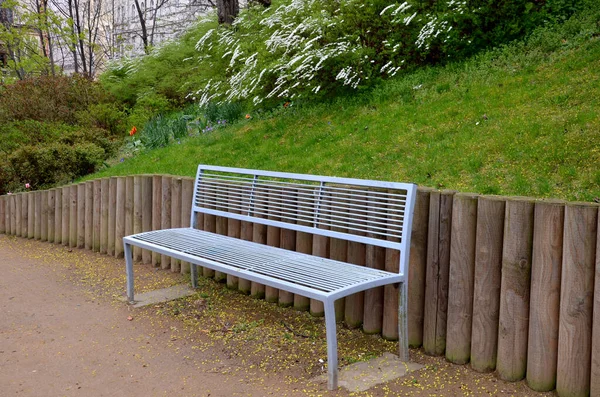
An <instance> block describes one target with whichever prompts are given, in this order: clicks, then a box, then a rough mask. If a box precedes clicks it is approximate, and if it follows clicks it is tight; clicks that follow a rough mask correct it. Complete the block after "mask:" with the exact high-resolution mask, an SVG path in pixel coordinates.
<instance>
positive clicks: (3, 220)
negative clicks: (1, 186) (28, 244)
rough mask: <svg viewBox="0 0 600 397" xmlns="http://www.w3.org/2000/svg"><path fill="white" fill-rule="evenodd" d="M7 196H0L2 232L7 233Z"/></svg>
mask: <svg viewBox="0 0 600 397" xmlns="http://www.w3.org/2000/svg"><path fill="white" fill-rule="evenodd" d="M6 197H7V196H0V233H3V234H6ZM9 228H10V226H9Z"/></svg>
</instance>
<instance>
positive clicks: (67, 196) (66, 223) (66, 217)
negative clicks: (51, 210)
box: [60, 186, 71, 246]
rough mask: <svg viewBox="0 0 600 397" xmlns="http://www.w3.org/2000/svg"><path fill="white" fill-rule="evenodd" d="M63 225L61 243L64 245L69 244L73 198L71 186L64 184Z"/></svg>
mask: <svg viewBox="0 0 600 397" xmlns="http://www.w3.org/2000/svg"><path fill="white" fill-rule="evenodd" d="M61 191H62V194H61V196H62V197H61V198H62V225H61V239H60V241H61V244H62V245H64V246H68V245H69V231H70V217H71V210H70V205H69V204H70V200H71V187H70V186H63V187H62V189H61Z"/></svg>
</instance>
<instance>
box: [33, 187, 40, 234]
mask: <svg viewBox="0 0 600 397" xmlns="http://www.w3.org/2000/svg"><path fill="white" fill-rule="evenodd" d="M32 194H33V216H34V218H35V219H34V225H33V238H34V239H36V240H41V238H42V192H41V190H38V191H35V192H33V193H32Z"/></svg>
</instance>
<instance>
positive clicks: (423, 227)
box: [408, 188, 432, 347]
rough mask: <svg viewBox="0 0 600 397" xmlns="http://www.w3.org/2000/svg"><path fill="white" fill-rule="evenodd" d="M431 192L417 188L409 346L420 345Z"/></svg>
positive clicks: (410, 278) (409, 291)
mask: <svg viewBox="0 0 600 397" xmlns="http://www.w3.org/2000/svg"><path fill="white" fill-rule="evenodd" d="M431 191H432V189H425V188H420V189H418V190H417V198H416V200H415V211H414V215H413V224H412V233H411V238H410V259H409V265H408V267H409V270H408V345H409V346H410V347H420V346H421V345H422V344H423V319H424V313H423V311H424V307H425V279H426V268H427V231H428V226H429V195H430V193H431Z"/></svg>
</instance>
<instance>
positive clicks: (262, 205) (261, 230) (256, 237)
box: [204, 190, 267, 299]
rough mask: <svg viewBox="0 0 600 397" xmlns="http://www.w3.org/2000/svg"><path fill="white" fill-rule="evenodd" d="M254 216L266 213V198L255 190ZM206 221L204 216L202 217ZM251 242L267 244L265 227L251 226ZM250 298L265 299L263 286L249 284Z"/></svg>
mask: <svg viewBox="0 0 600 397" xmlns="http://www.w3.org/2000/svg"><path fill="white" fill-rule="evenodd" d="M254 208H255V216H256V217H258V218H264V217H265V215H264V214H265V213H266V211H267V198H266V196H265V194H264V192H262V191H260V190H257V191H256V193H255V198H254ZM204 219H206V216H205V217H204ZM252 241H254V242H255V243H258V244H266V243H267V226H266V225H263V224H260V223H254V224H253V226H252ZM250 296H252V297H254V298H257V299H262V298H264V297H265V286H264V285H263V284H260V283H257V282H255V281H253V282H252V283H251V284H250Z"/></svg>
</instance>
